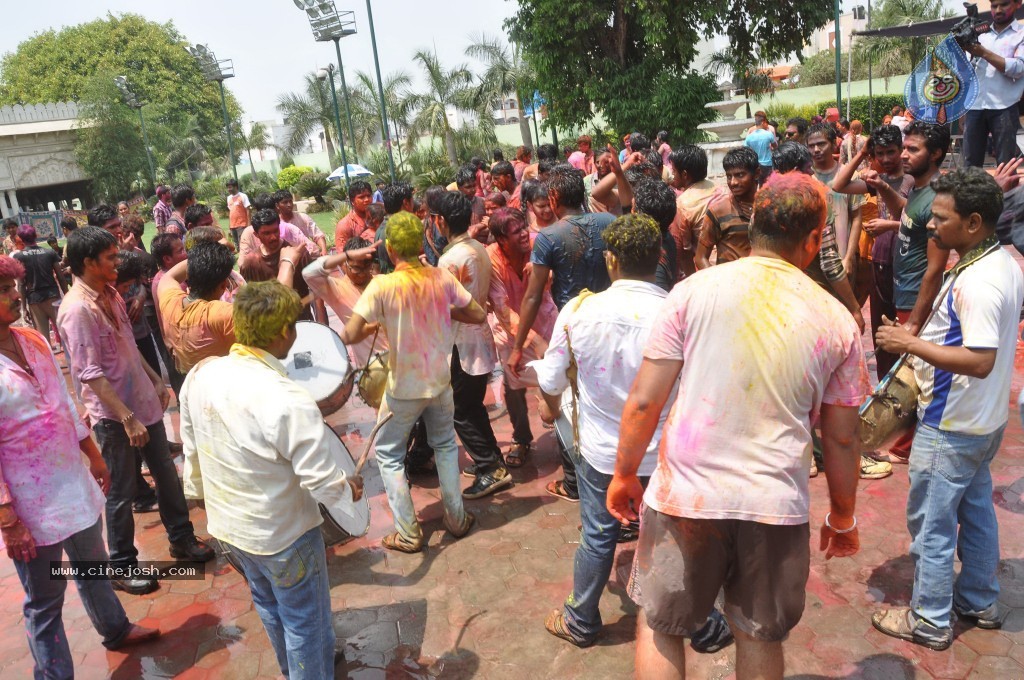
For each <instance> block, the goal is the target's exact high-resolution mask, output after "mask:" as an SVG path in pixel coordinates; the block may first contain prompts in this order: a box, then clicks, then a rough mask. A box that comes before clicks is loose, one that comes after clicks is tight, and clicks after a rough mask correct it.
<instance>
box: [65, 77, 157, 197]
mask: <svg viewBox="0 0 1024 680" xmlns="http://www.w3.org/2000/svg"><path fill="white" fill-rule="evenodd" d="M108 75H109V74H103V75H100V76H97V77H95V78H93V79H92V80H91V81H88V82H87V83H86V84H85V85H84V86H83V88H82V94H83V98H82V101H81V102H80V104H79V115H80V116H81V117H82V119H83V120H87V121H90V124H88V125H86V126H84V127H82V128H80V129H79V131H78V140H77V142H76V144H75V157H76V158H77V160H78V163H79V164H80V165H81V166H82V169H83V170H85V172H86V173H87V174H88V175H89V176H90V177H91V178H92V188H93V192H94V194H95V195H96V196H97V197H99V198H104V199H109V200H117V199H120V198H121V197H123V196H126V195H127V194H128V192H129V191H131V190H132V188H133V185H135V183H136V180H137V177H138V170H137V169H138V168H146V172H147V174H146V176H147V177H148V170H149V165H148V162H147V160H146V150H145V147H144V146H143V143H142V133H141V131H140V127H139V117H138V113H137V112H136V111H135V109H130V108H128V107H127V106H125V105H124V104H122V103H121V102H120V93H119V92H118V89H117V88H116V87H115V86H114V79H113V77H108ZM143 113H149V112H148V111H146V109H143ZM147 118H149V116H147ZM153 122H154V121H151V122H150V124H151V125H152V123H153ZM149 183H150V181H149V180H147V182H146V185H148V184H149Z"/></svg>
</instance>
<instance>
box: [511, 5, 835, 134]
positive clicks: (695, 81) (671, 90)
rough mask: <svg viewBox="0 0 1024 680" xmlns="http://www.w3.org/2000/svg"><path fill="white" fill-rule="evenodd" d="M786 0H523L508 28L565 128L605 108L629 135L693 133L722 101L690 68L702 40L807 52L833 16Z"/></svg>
mask: <svg viewBox="0 0 1024 680" xmlns="http://www.w3.org/2000/svg"><path fill="white" fill-rule="evenodd" d="M784 4H785V10H784V11H780V4H779V3H778V2H771V1H769V0H750V1H748V2H735V1H734V2H726V1H724V0H711V1H708V2H675V1H673V0H586V1H584V0H519V9H518V11H517V12H516V14H515V15H514V16H513V17H512V18H510V19H509V20H508V21H507V23H506V27H507V28H508V29H509V31H510V35H511V39H512V40H513V41H515V42H516V43H518V44H519V45H521V46H522V47H523V49H524V53H525V58H526V60H527V61H528V62H529V63H530V64H531V65H532V66H533V68H534V70H535V71H536V73H537V82H538V86H539V89H540V91H541V93H542V94H543V95H544V96H545V97H546V98H547V99H548V101H549V108H548V113H549V115H550V116H551V120H552V122H554V123H556V124H557V125H558V126H559V127H572V126H581V125H584V124H586V123H587V122H588V121H589V120H590V119H591V117H592V116H593V114H594V112H595V110H597V111H599V112H601V113H603V114H604V116H605V117H606V118H607V119H608V121H609V122H610V123H611V124H612V126H613V127H614V128H616V129H617V130H620V131H622V130H630V129H643V130H645V131H655V130H659V129H668V130H669V132H671V133H672V134H673V139H686V138H690V137H692V135H693V134H694V129H695V128H696V125H697V124H699V123H701V122H705V121H706V120H708V119H709V118H710V116H711V112H710V111H707V110H706V109H704V108H703V104H704V103H706V102H708V101H710V100H711V98H717V92H714V88H713V87H710V85H711V83H710V79H709V78H708V77H707V76H702V75H699V74H697V73H695V72H693V71H692V70H691V69H689V67H688V66H687V64H690V63H692V62H693V59H694V57H695V56H696V47H697V43H698V41H699V39H700V38H702V37H704V36H707V35H713V34H716V33H720V34H724V35H725V36H726V37H727V38H728V40H729V44H730V50H731V51H732V52H733V53H734V54H738V55H757V57H758V58H759V59H762V60H766V61H774V60H776V59H779V58H783V57H785V56H787V55H789V54H791V53H793V52H797V51H799V50H800V48H801V47H803V45H804V44H805V43H806V42H807V40H808V39H809V38H810V35H811V33H812V32H813V31H814V30H815V29H816V28H818V27H820V26H823V25H824V24H825V23H826V22H827V21H828V20H829V17H830V16H831V13H832V6H831V4H830V3H823V2H820V1H819V0H794V1H792V2H788V3H784Z"/></svg>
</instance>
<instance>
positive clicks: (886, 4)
mask: <svg viewBox="0 0 1024 680" xmlns="http://www.w3.org/2000/svg"><path fill="white" fill-rule="evenodd" d="M943 16H949V13H945V12H944V10H943V2H942V0H882V2H881V3H879V4H878V5H876V6H875V7H874V9H873V11H872V12H871V28H886V27H888V26H903V25H905V24H911V23H919V22H922V21H930V20H932V19H941V18H942V17H943ZM942 37H943V36H922V37H919V38H858V39H857V42H856V46H855V47H854V59H855V60H856V61H859V62H862V63H865V64H866V63H867V60H868V59H870V60H871V64H872V73H873V75H876V76H882V77H884V78H889V77H891V76H901V75H906V74H908V73H910V72H911V71H913V70H914V67H915V66H917V64H918V63H919V62H920V61H921V60H922V59H924V55H925V52H926V51H927V49H928V48H929V47H931V46H933V45H935V44H936V43H937V42H938V41H939V40H940V39H941V38H942ZM865 68H866V67H865ZM855 73H856V71H855Z"/></svg>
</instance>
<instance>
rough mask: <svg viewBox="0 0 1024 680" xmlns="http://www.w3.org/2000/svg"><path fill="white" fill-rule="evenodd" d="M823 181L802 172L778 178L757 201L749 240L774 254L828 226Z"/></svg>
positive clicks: (762, 190) (765, 186)
mask: <svg viewBox="0 0 1024 680" xmlns="http://www.w3.org/2000/svg"><path fill="white" fill-rule="evenodd" d="M819 186H820V182H818V181H817V180H816V179H814V178H813V177H811V176H809V175H805V174H803V173H801V172H791V173H789V174H786V175H779V176H778V177H776V178H774V179H773V180H772V181H770V182H768V183H767V184H765V185H764V186H763V187H761V190H760V191H758V192H757V196H756V197H755V198H754V214H753V216H752V217H751V218H750V241H751V243H754V244H756V245H758V246H760V247H763V248H766V249H767V250H771V251H773V252H776V253H778V252H785V251H787V250H790V249H792V248H794V247H796V246H797V245H799V244H800V243H802V242H803V241H804V239H806V238H807V235H808V234H810V233H811V232H812V231H813V230H814V229H817V228H820V227H822V226H824V224H825V216H826V207H825V194H824V192H822V191H821V190H820V189H819Z"/></svg>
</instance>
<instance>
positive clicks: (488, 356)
mask: <svg viewBox="0 0 1024 680" xmlns="http://www.w3.org/2000/svg"><path fill="white" fill-rule="evenodd" d="M456 239H458V237H456ZM437 266H438V267H440V268H441V269H447V270H448V271H449V272H451V273H452V275H453V276H454V277H455V278H457V279H458V280H459V283H461V284H462V286H463V287H464V288H465V289H466V290H467V291H469V294H470V295H472V296H473V299H474V300H476V303H477V304H478V305H480V306H481V307H482V308H484V309H487V295H488V293H489V292H490V290H491V258H490V256H488V255H487V248H485V247H484V245H483V244H482V243H480V242H479V241H477V240H476V239H474V238H469V237H468V236H464V237H463V238H461V239H458V240H456V241H455V242H454V243H449V244H448V246H447V247H446V248H445V249H444V254H442V255H441V259H439V260H438V261H437ZM452 328H453V329H454V330H455V346H456V347H457V348H458V349H459V363H460V364H461V365H462V370H463V371H465V372H466V373H467V374H468V375H487V374H488V373H490V372H491V371H493V370H494V364H495V360H496V359H497V351H496V350H495V348H494V335H493V334H492V333H491V327H490V326H489V325H487V324H486V323H481V324H472V323H462V322H459V321H455V322H453V323H452Z"/></svg>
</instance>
